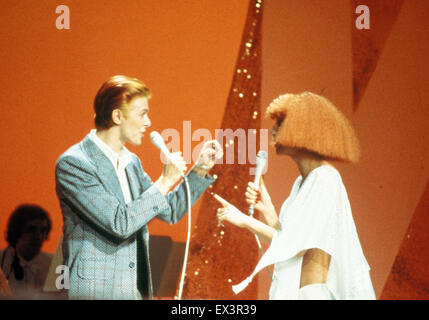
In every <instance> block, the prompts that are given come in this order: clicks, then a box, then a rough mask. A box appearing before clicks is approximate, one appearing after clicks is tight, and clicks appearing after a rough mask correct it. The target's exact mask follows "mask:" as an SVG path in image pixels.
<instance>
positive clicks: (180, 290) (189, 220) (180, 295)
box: [177, 177, 191, 300]
mask: <svg viewBox="0 0 429 320" xmlns="http://www.w3.org/2000/svg"><path fill="white" fill-rule="evenodd" d="M183 181H184V182H185V185H186V193H187V197H186V198H187V205H188V235H187V236H186V246H185V257H184V259H183V267H182V275H181V277H180V284H179V293H178V295H177V299H178V300H182V293H183V285H184V283H185V273H186V265H187V262H188V252H189V243H190V239H191V191H190V190H189V184H188V179H187V178H186V177H183Z"/></svg>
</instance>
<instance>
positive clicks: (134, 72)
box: [0, 0, 248, 252]
mask: <svg viewBox="0 0 429 320" xmlns="http://www.w3.org/2000/svg"><path fill="white" fill-rule="evenodd" d="M172 3H174V5H172ZM59 4H60V3H59V2H58V1H51V0H45V1H42V2H41V1H28V0H25V1H24V0H18V1H14V2H13V3H12V2H9V3H7V2H6V3H3V6H2V10H1V13H0V15H1V18H0V45H1V48H2V50H1V51H0V63H1V72H2V75H1V76H0V88H1V89H0V90H1V95H0V101H1V107H2V110H3V112H4V113H3V117H0V118H1V119H0V121H1V122H0V123H1V128H2V129H1V130H2V131H1V132H2V137H3V143H2V144H1V146H0V148H1V149H0V159H1V160H0V161H1V163H2V165H3V169H2V170H1V172H2V173H1V181H2V184H1V186H0V188H1V189H0V194H1V197H2V200H3V201H2V203H1V216H0V227H1V228H0V229H1V230H2V232H3V231H4V230H5V229H6V223H7V219H8V216H9V214H10V213H11V212H12V210H13V209H14V208H15V207H16V206H17V205H18V204H20V203H23V202H30V203H37V204H40V205H42V206H43V207H45V208H46V209H47V210H48V211H49V213H50V215H51V217H52V220H53V229H52V232H51V235H50V240H49V241H47V242H46V243H45V246H44V248H43V250H45V251H49V252H54V251H55V248H56V246H57V242H58V240H59V238H60V235H61V233H62V230H61V228H62V217H61V212H60V208H59V204H58V200H57V198H56V195H55V177H54V168H55V162H56V160H57V158H58V157H59V155H60V154H61V153H62V152H64V151H65V150H66V149H67V148H68V147H69V146H71V145H72V144H74V143H76V142H78V141H79V140H81V139H82V138H83V137H84V136H85V135H86V134H87V133H88V132H89V130H90V129H91V128H92V127H93V110H92V102H93V98H94V96H95V94H96V91H97V89H98V87H99V86H100V85H101V83H102V82H104V81H105V80H106V79H107V78H108V77H109V76H111V75H113V74H125V75H130V76H135V77H138V78H140V79H142V80H143V81H144V82H145V83H146V84H147V85H148V86H149V87H150V88H151V90H152V91H153V98H152V99H151V101H150V108H151V111H150V114H149V116H150V117H151V120H152V128H151V129H154V130H158V131H160V132H161V131H162V130H163V129H166V128H175V129H177V130H178V131H179V132H180V133H181V132H182V126H183V124H182V121H185V120H190V121H192V122H191V125H192V131H194V130H196V129H198V128H207V129H209V130H213V129H214V128H218V127H219V125H220V121H221V119H222V114H223V109H224V107H225V103H226V99H227V95H228V90H229V86H230V83H231V80H232V74H233V69H234V64H235V60H236V56H237V53H238V49H239V45H240V39H241V32H242V29H243V25H244V20H245V18H246V12H247V5H248V2H247V0H242V1H215V0H204V1H177V2H176V1H175V2H172V1H170V0H157V1H150V0H147V1H144V0H123V1H105V0H103V1H101V0H98V1H65V2H61V4H65V5H68V6H69V8H70V30H58V29H57V28H56V24H55V21H56V18H57V16H58V14H56V13H55V9H56V7H57V6H58V5H59ZM196 144H198V142H194V143H193V145H196ZM130 149H131V150H132V151H134V152H135V153H137V155H138V156H139V157H140V158H141V159H142V163H143V166H144V169H145V170H146V171H147V172H148V173H149V175H150V176H151V177H152V178H153V179H154V180H156V179H157V177H158V176H159V174H160V173H161V169H162V166H161V163H160V160H159V152H157V150H156V149H155V148H154V147H153V146H152V145H151V143H150V141H149V139H148V137H146V138H145V139H144V141H143V145H142V146H140V147H133V146H130ZM199 205H200V204H199V203H197V205H196V206H195V207H194V209H193V212H198V206H199ZM194 218H196V217H194ZM149 228H150V230H151V233H152V234H161V235H169V236H171V237H172V238H173V240H175V241H184V240H185V239H186V235H185V232H186V219H184V220H183V221H181V222H180V223H179V224H177V225H174V226H170V225H168V224H166V223H163V222H159V221H153V222H151V224H150V226H149ZM5 246H6V242H5V240H4V237H0V248H4V247H5Z"/></svg>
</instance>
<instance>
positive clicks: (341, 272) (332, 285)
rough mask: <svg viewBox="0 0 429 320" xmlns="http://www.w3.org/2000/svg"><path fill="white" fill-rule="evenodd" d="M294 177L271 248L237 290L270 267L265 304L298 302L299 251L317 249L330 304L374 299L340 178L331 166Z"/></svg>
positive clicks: (321, 167) (366, 265) (365, 263)
mask: <svg viewBox="0 0 429 320" xmlns="http://www.w3.org/2000/svg"><path fill="white" fill-rule="evenodd" d="M301 181H302V177H301V176H299V177H298V178H297V179H296V181H295V183H294V185H293V187H292V191H291V193H290V195H289V197H288V198H287V199H286V201H285V202H284V203H283V205H282V208H281V211H280V215H279V221H280V224H281V230H279V231H276V232H275V233H274V236H273V239H272V241H271V245H270V247H269V248H268V250H267V251H266V252H265V254H264V255H263V256H262V258H261V260H260V261H259V262H258V264H257V265H256V267H255V270H254V271H253V273H252V274H251V275H250V276H249V277H248V278H247V279H245V280H244V281H243V282H241V283H239V284H238V285H235V286H233V290H234V292H235V293H239V292H240V291H242V290H243V289H244V288H245V287H247V285H248V284H249V283H250V282H251V281H252V279H253V277H254V276H255V275H256V274H257V273H258V272H259V271H260V270H262V269H263V268H265V267H266V266H269V265H271V264H274V265H275V266H274V274H273V282H272V284H271V288H270V299H282V300H287V299H298V295H299V286H300V279H301V265H302V259H303V258H302V256H300V257H298V253H300V252H301V251H303V250H307V249H312V248H319V249H321V250H323V251H325V252H327V253H328V254H330V255H331V260H330V261H331V262H330V265H329V271H328V277H327V280H326V285H327V287H328V289H329V290H330V292H331V294H332V298H333V299H360V300H369V299H375V293H374V289H373V286H372V283H371V278H370V275H369V270H370V267H369V265H368V263H367V261H366V259H365V256H364V254H363V252H362V248H361V245H360V242H359V238H358V234H357V231H356V227H355V224H354V221H353V216H352V212H351V208H350V203H349V199H348V197H347V192H346V189H345V187H344V184H343V182H342V180H341V176H340V174H339V173H338V171H337V170H336V169H335V168H333V167H332V166H330V165H323V166H320V167H318V168H316V169H314V170H312V171H311V172H310V174H309V175H308V176H307V179H306V180H305V181H304V183H303V185H302V186H300V185H301Z"/></svg>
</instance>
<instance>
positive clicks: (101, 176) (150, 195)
mask: <svg viewBox="0 0 429 320" xmlns="http://www.w3.org/2000/svg"><path fill="white" fill-rule="evenodd" d="M150 97H151V91H150V90H149V88H148V87H147V86H146V85H145V84H144V83H143V82H141V81H140V80H138V79H136V78H130V77H126V76H113V77H111V78H110V79H108V80H107V81H106V82H105V83H104V84H103V85H102V86H101V87H100V89H99V90H98V92H97V95H96V97H95V102H94V110H95V126H96V129H93V130H91V132H90V133H89V134H88V135H87V136H86V137H85V138H84V139H83V140H82V141H81V142H79V143H78V144H76V145H74V146H72V147H71V148H69V149H68V150H67V151H66V152H65V153H64V154H63V155H61V156H60V158H59V159H58V161H57V165H56V185H57V187H56V190H57V195H58V198H59V200H60V205H61V209H62V213H63V218H64V228H63V231H64V236H63V237H64V238H63V256H64V260H65V264H66V265H67V266H68V267H69V270H70V289H69V292H68V296H69V298H70V299H141V298H144V299H146V298H148V299H151V298H152V297H153V289H152V277H151V270H150V263H149V232H148V227H147V224H148V222H149V221H151V220H152V219H153V218H157V219H161V220H163V221H166V222H169V223H176V222H177V221H179V220H180V219H181V218H182V217H183V216H184V215H185V213H186V212H187V201H186V197H187V194H186V188H185V184H184V183H183V181H182V182H181V183H180V184H178V186H177V187H176V188H175V189H174V190H173V191H171V192H170V189H171V188H172V186H174V185H175V184H176V182H178V181H179V180H180V179H181V176H182V175H183V174H184V173H185V171H186V163H185V161H184V159H183V158H182V156H181V155H180V153H179V152H177V153H173V154H172V157H171V158H170V159H169V160H168V161H167V163H166V164H165V165H164V168H163V171H162V174H161V176H160V177H159V179H157V180H156V181H155V182H154V183H153V182H152V181H151V179H150V177H149V176H148V175H147V174H146V173H145V171H144V170H143V168H142V165H141V162H140V160H139V158H138V157H137V156H136V155H135V154H133V153H131V152H130V151H128V150H127V149H126V147H125V144H126V143H131V144H133V145H140V144H141V140H142V138H143V136H144V134H145V132H146V130H147V129H148V128H149V127H150V125H151V121H150V119H149V104H148V100H149V98H150ZM213 146H214V147H215V148H213ZM152 152H154V151H152ZM221 152H222V150H221V149H220V146H219V144H218V143H217V142H215V141H212V142H206V144H205V145H204V146H203V148H202V149H201V152H200V155H199V159H198V161H197V163H196V164H195V166H193V168H192V170H190V171H189V173H188V174H187V175H186V176H187V179H188V182H189V186H190V189H191V202H192V205H193V204H194V203H195V201H196V200H197V199H198V198H199V196H200V195H201V194H202V193H203V192H204V191H205V190H206V188H208V186H209V185H210V184H211V183H212V182H213V178H212V177H210V176H209V175H208V174H207V172H208V170H210V169H211V168H212V167H213V166H214V163H215V156H216V154H219V153H221ZM159 254H163V252H159Z"/></svg>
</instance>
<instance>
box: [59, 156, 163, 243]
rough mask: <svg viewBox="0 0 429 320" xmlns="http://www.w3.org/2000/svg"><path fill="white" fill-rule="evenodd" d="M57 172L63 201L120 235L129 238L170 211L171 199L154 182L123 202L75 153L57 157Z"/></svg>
mask: <svg viewBox="0 0 429 320" xmlns="http://www.w3.org/2000/svg"><path fill="white" fill-rule="evenodd" d="M55 176H56V189H57V194H58V197H59V199H60V202H61V203H62V202H65V203H67V204H68V205H69V206H71V207H72V208H73V209H74V211H75V212H76V213H77V214H79V215H82V216H84V218H86V219H89V220H90V221H91V222H92V223H94V224H96V225H97V226H98V227H100V228H102V229H103V230H104V231H105V232H107V233H108V234H111V235H112V236H115V237H117V238H119V239H123V240H125V239H127V238H129V237H130V236H131V235H133V234H134V233H135V232H137V231H138V230H139V229H140V228H142V227H143V226H144V225H146V224H147V223H148V222H149V221H150V220H151V219H153V218H154V217H156V216H157V215H158V214H159V213H160V212H164V211H169V207H170V206H169V203H168V202H167V200H166V198H165V197H164V196H163V195H162V194H161V192H160V191H159V190H158V189H157V188H156V187H155V186H154V185H152V186H150V187H149V188H148V189H147V190H145V192H143V193H142V194H141V195H140V196H139V197H138V198H137V199H135V200H134V201H132V202H130V203H128V204H123V203H121V202H120V201H119V200H118V198H117V197H116V196H115V195H114V194H113V193H112V192H110V191H109V190H108V189H106V188H105V186H104V185H103V184H102V182H101V180H100V179H99V177H98V176H97V174H96V168H95V167H94V166H92V165H90V164H88V163H87V161H85V160H83V159H80V158H79V157H76V156H73V155H68V156H64V157H61V158H60V159H59V160H58V161H57V165H56V170H55Z"/></svg>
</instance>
